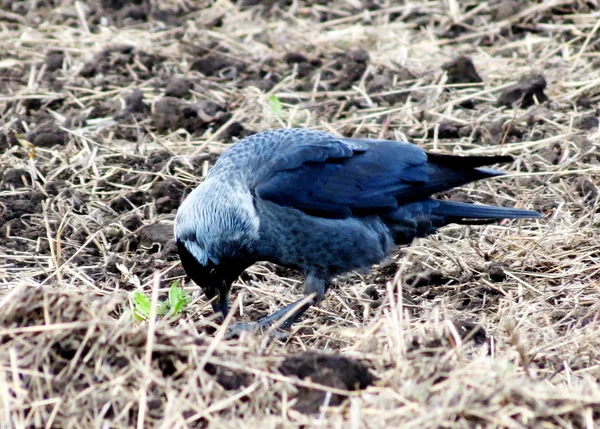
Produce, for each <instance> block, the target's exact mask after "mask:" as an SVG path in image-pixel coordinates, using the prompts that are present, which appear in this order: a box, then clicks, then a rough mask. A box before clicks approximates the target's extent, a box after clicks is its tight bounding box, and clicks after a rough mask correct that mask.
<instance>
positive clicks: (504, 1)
mask: <svg viewBox="0 0 600 429" xmlns="http://www.w3.org/2000/svg"><path fill="white" fill-rule="evenodd" d="M495 3H496V4H495V5H493V9H492V18H493V19H494V20H495V21H502V20H503V19H506V18H508V17H509V16H512V15H516V14H517V13H519V11H520V10H521V7H522V5H523V2H520V1H517V0H500V1H497V2H495Z"/></svg>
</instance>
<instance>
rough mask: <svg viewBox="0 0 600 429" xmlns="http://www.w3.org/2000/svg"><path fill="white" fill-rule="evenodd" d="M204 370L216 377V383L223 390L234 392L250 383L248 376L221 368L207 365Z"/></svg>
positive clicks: (250, 378)
mask: <svg viewBox="0 0 600 429" xmlns="http://www.w3.org/2000/svg"><path fill="white" fill-rule="evenodd" d="M204 370H205V371H206V372H207V373H209V374H210V375H213V376H215V377H216V380H217V383H219V384H220V385H221V387H223V389H225V390H236V389H239V388H242V387H246V386H249V385H250V383H251V382H252V377H251V376H250V374H247V373H244V372H239V371H235V370H232V369H228V368H223V367H220V366H217V365H213V364H211V363H207V364H206V366H205V367H204Z"/></svg>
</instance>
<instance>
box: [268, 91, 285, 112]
mask: <svg viewBox="0 0 600 429" xmlns="http://www.w3.org/2000/svg"><path fill="white" fill-rule="evenodd" d="M269 106H271V110H272V111H273V113H275V114H276V115H280V114H281V111H282V110H283V106H282V105H281V101H279V98H277V96H276V95H271V96H270V97H269Z"/></svg>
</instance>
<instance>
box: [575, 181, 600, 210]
mask: <svg viewBox="0 0 600 429" xmlns="http://www.w3.org/2000/svg"><path fill="white" fill-rule="evenodd" d="M576 189H577V193H578V194H579V196H580V197H581V198H583V200H584V201H585V202H586V203H588V204H594V203H595V202H596V200H597V199H598V188H597V187H596V185H594V183H593V182H592V181H591V180H590V179H588V178H587V177H580V178H579V180H578V181H577V188H576Z"/></svg>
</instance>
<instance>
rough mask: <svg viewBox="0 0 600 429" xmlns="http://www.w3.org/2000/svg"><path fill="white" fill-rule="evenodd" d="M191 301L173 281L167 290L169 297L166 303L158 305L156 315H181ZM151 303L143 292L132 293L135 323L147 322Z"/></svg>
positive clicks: (176, 282)
mask: <svg viewBox="0 0 600 429" xmlns="http://www.w3.org/2000/svg"><path fill="white" fill-rule="evenodd" d="M190 301H191V299H190V297H189V296H188V294H187V292H186V291H185V290H183V288H181V287H179V282H178V281H174V282H173V283H172V284H171V287H170V288H169V296H168V299H167V300H166V301H162V302H159V303H158V308H157V309H156V315H157V316H159V317H162V316H167V315H169V316H174V315H177V314H181V313H182V312H183V310H185V308H186V306H187V305H188V304H189V303H190ZM151 307H152V301H151V300H150V298H149V297H148V296H147V295H146V294H144V293H143V292H139V291H135V292H134V293H133V317H134V318H135V320H137V321H140V322H141V321H142V320H148V319H149V318H150V309H151Z"/></svg>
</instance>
